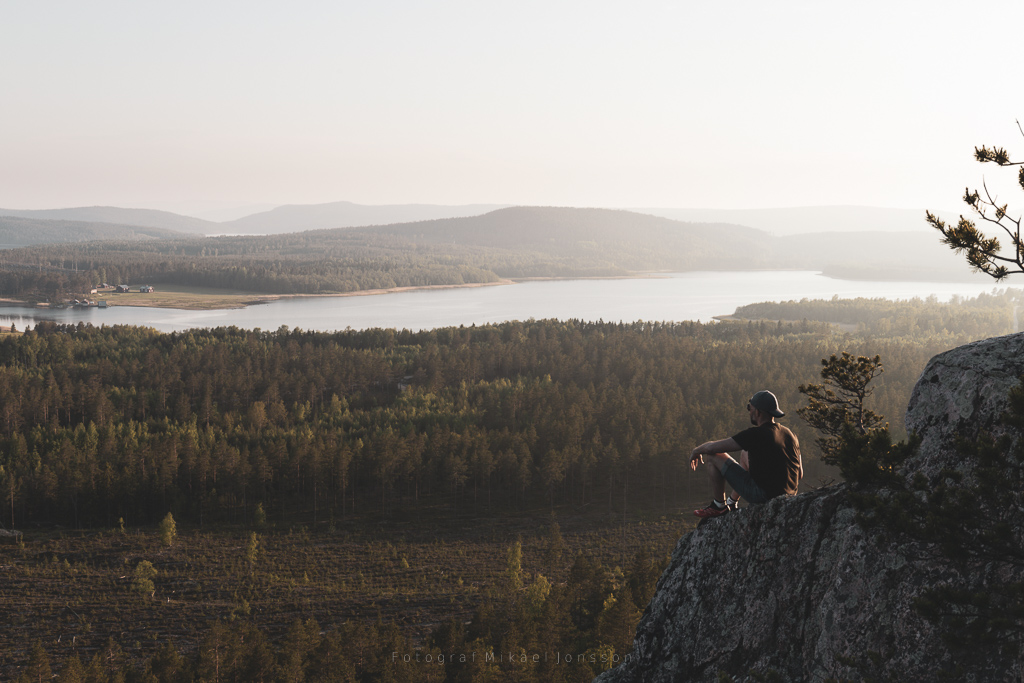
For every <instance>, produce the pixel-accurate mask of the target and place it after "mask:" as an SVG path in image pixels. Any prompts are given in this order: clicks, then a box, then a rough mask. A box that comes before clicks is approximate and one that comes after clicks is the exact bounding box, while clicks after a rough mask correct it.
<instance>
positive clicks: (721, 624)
mask: <svg viewBox="0 0 1024 683" xmlns="http://www.w3.org/2000/svg"><path fill="white" fill-rule="evenodd" d="M1021 375H1024V334H1016V335H1009V336H1005V337H997V338H994V339H988V340H984V341H980V342H975V343H973V344H968V345H966V346H962V347H959V348H957V349H953V350H952V351H948V352H946V353H943V354H940V355H938V356H936V357H935V358H933V359H932V360H931V361H930V362H929V363H928V365H927V367H926V368H925V370H924V372H923V373H922V375H921V378H920V379H919V380H918V382H917V385H916V387H915V388H914V392H913V395H912V398H911V400H910V404H909V406H908V412H907V417H906V424H907V431H908V432H917V433H918V434H919V435H920V436H921V437H922V439H923V440H922V444H921V448H920V449H919V450H918V453H917V455H915V456H914V457H913V458H911V459H910V460H909V461H908V463H907V465H906V467H905V474H906V475H907V476H911V475H914V474H916V473H917V472H921V473H924V474H925V475H926V476H929V477H934V476H935V475H936V473H937V472H938V471H939V469H941V468H942V467H943V466H944V465H950V464H952V465H954V466H957V467H960V468H963V467H964V466H965V465H964V463H958V462H956V459H957V458H958V457H959V456H956V455H955V453H954V452H953V449H952V440H953V439H952V434H953V433H954V431H957V430H959V431H960V433H961V434H967V435H970V434H972V433H977V432H978V430H980V429H986V430H992V428H993V427H994V426H995V423H996V420H997V417H998V416H999V415H1000V414H1002V412H1003V411H1004V410H1005V407H1006V396H1007V393H1008V392H1009V390H1010V388H1011V387H1012V386H1014V385H1015V384H1016V383H1017V382H1018V378H1019V377H1020V376H1021ZM847 493H848V491H847V488H846V486H845V485H839V486H834V487H828V488H824V489H819V490H817V491H813V492H810V493H804V494H801V495H799V496H796V497H793V498H784V499H775V500H773V501H771V502H770V503H768V504H767V505H762V506H754V507H750V508H747V509H744V510H742V511H741V512H739V513H736V514H730V515H726V516H724V517H720V518H717V519H715V520H711V522H709V523H708V524H705V525H704V526H703V527H701V528H700V529H699V530H696V531H693V532H691V533H689V534H687V535H686V536H684V537H682V538H681V539H679V542H678V543H677V544H676V548H675V551H674V552H673V554H672V560H671V563H670V564H669V566H668V568H667V569H666V570H665V573H664V574H663V575H662V577H661V579H660V580H659V582H658V587H657V591H656V593H655V595H654V598H653V599H652V600H651V603H650V605H648V607H647V609H646V611H645V612H644V614H643V617H642V619H641V621H640V624H639V626H638V627H637V631H636V639H635V641H634V646H633V651H632V652H631V653H630V655H629V656H628V657H627V658H626V660H625V662H624V663H623V664H622V665H620V666H619V667H617V668H615V669H612V670H610V671H607V672H605V673H604V674H602V675H601V676H600V677H598V679H597V681H599V682H600V683H626V682H636V683H641V682H643V683H655V682H658V681H719V680H720V674H726V675H728V676H731V677H732V679H733V680H736V681H743V680H763V679H761V678H760V677H761V676H766V675H771V674H775V675H777V676H779V677H780V678H781V680H785V681H824V680H827V679H839V680H843V679H847V680H860V679H862V678H863V676H864V675H865V669H864V667H868V668H870V669H873V670H874V673H877V674H880V675H882V676H892V677H893V678H895V679H898V680H935V679H936V678H938V677H939V674H940V673H941V672H943V671H948V670H949V668H950V667H951V665H952V664H953V662H952V661H951V655H950V654H949V653H948V652H947V651H946V649H945V648H944V647H943V645H942V643H941V641H940V639H939V638H938V634H937V633H936V632H935V629H934V627H933V626H932V625H931V624H930V623H929V622H927V621H925V620H923V619H922V618H921V617H920V616H918V615H917V613H916V612H915V611H914V609H913V600H914V599H915V598H916V597H918V596H919V595H920V593H921V590H922V587H923V586H929V585H934V584H936V583H937V582H941V581H943V580H945V579H953V578H955V576H954V570H953V569H952V568H950V567H949V566H947V565H946V564H944V563H942V562H941V561H936V560H935V559H928V558H927V556H926V555H924V554H922V553H921V552H920V549H918V548H914V547H911V546H906V545H901V544H896V543H881V542H879V540H878V539H876V538H869V537H868V536H867V535H866V533H865V532H864V530H863V529H862V528H861V527H859V526H858V525H857V524H856V523H855V521H854V517H855V512H854V510H853V508H852V506H851V505H850V503H849V502H848V495H847ZM872 660H874V662H872ZM995 665H996V668H997V669H998V668H999V667H1000V666H1003V665H1005V667H1006V669H1005V670H1006V675H1009V676H1014V675H1016V676H1020V673H1021V672H1019V671H1016V672H1015V673H1014V672H1013V671H1011V670H1013V669H1014V667H1015V666H1019V663H1017V664H1014V663H1013V662H1005V663H995ZM755 677H756V678H755ZM1014 680H1017V679H1016V678H1015V679H1014Z"/></svg>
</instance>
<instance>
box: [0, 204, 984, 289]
mask: <svg viewBox="0 0 1024 683" xmlns="http://www.w3.org/2000/svg"><path fill="white" fill-rule="evenodd" d="M5 220H16V219H5ZM94 225H96V224H86V226H94ZM86 226H83V230H84V229H85V228H86ZM126 229H127V228H126ZM129 232H130V233H131V234H129V235H125V236H122V237H117V238H116V239H117V240H118V241H108V242H90V243H81V244H53V245H37V246H33V247H30V248H24V249H19V250H13V251H8V252H6V253H4V254H3V256H4V258H3V260H4V261H5V262H7V264H8V265H7V266H4V265H3V264H0V295H2V296H15V297H25V298H32V297H33V296H38V297H40V298H43V297H56V296H60V295H62V294H64V293H74V292H81V291H83V290H87V289H88V288H90V287H92V286H94V285H95V284H96V283H97V282H101V281H107V282H114V281H116V282H126V283H130V282H138V281H146V282H150V283H157V284H176V283H180V284H190V285H202V286H207V287H228V288H233V289H243V290H248V291H253V292H265V293H269V294H320V293H341V292H351V291H359V290H367V289H384V288H392V287H416V286H425V285H462V284H471V283H488V282H496V281H498V280H500V279H502V278H528V277H608V276H622V275H629V274H632V273H637V272H647V271H690V270H739V269H743V270H758V269H763V270H779V269H803V270H823V271H825V272H826V273H827V274H830V275H836V276H839V277H846V278H851V279H858V278H860V279H875V280H897V279H910V280H926V281H927V280H931V281H944V280H949V279H953V278H958V277H971V276H972V275H971V274H970V273H966V272H965V269H964V268H963V266H962V264H961V262H960V259H959V258H958V257H957V256H956V255H955V254H952V253H951V252H949V250H948V249H945V248H944V247H943V246H942V245H941V244H939V243H938V239H937V238H936V237H935V236H933V235H930V234H928V233H920V234H914V233H875V234H871V233H864V234H860V233H858V234H854V233H839V234H821V235H798V236H788V237H783V238H780V237H775V238H773V237H771V236H770V235H768V234H767V233H765V232H763V231H760V230H757V229H754V228H748V227H744V226H740V225H731V224H726V223H683V222H680V221H674V220H671V219H667V218H661V217H657V216H649V215H645V214H640V213H635V212H631V211H622V210H613V209H579V208H560V207H509V208H504V209H498V210H496V211H492V212H490V213H487V214H484V215H482V216H465V217H460V218H442V219H436V220H429V221H419V222H414V223H399V224H393V225H384V226H370V227H362V228H336V229H331V230H311V231H306V232H300V233H288V234H277V235H267V236H259V237H246V236H223V237H196V238H181V239H162V240H149V241H140V240H139V235H140V234H143V233H144V234H148V235H150V236H154V237H156V236H163V237H167V235H164V234H161V235H157V234H156V233H154V232H153V231H152V230H149V231H143V230H141V229H138V228H134V229H130V230H129ZM83 234H85V233H83ZM12 264H13V265H12ZM26 266H30V268H26Z"/></svg>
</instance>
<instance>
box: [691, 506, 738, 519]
mask: <svg viewBox="0 0 1024 683" xmlns="http://www.w3.org/2000/svg"><path fill="white" fill-rule="evenodd" d="M730 509H731V508H729V507H728V506H726V505H723V506H722V507H718V506H717V505H715V504H714V503H710V504H709V505H708V506H707V507H702V508H701V509H700V510H694V511H693V514H695V515H697V516H698V517H700V518H701V519H706V518H708V517H718V516H719V515H724V514H725V513H726V512H729V510H730Z"/></svg>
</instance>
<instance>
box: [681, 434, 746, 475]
mask: <svg viewBox="0 0 1024 683" xmlns="http://www.w3.org/2000/svg"><path fill="white" fill-rule="evenodd" d="M738 450H740V445H739V444H738V443H736V442H735V441H734V440H733V438H732V437H731V436H730V437H729V438H728V439H720V440H718V441H706V442H704V443H702V444H701V445H699V446H697V447H696V448H694V449H693V452H692V453H690V469H691V470H695V469H697V463H698V462H700V463H703V462H704V456H705V455H714V454H716V453H729V452H731V451H738Z"/></svg>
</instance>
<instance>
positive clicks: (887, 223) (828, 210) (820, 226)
mask: <svg viewBox="0 0 1024 683" xmlns="http://www.w3.org/2000/svg"><path fill="white" fill-rule="evenodd" d="M629 210H630V211H637V212H640V213H647V214H650V215H652V216H663V217H665V218H671V219H673V220H677V221H691V222H696V223H735V224H739V225H747V226H750V227H752V228H757V229H759V230H764V231H765V232H769V233H771V234H773V235H796V234H804V233H814V232H858V231H861V230H870V231H874V232H930V233H933V234H934V232H935V230H934V228H931V227H929V226H928V224H927V223H926V222H925V219H924V215H925V210H924V209H887V208H882V207H875V206H800V207H792V208H782V209H651V208H641V209H629ZM932 213H935V214H937V215H938V216H939V217H940V218H943V219H945V220H947V221H949V220H952V222H953V223H956V221H957V214H955V213H953V212H952V211H932Z"/></svg>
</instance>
